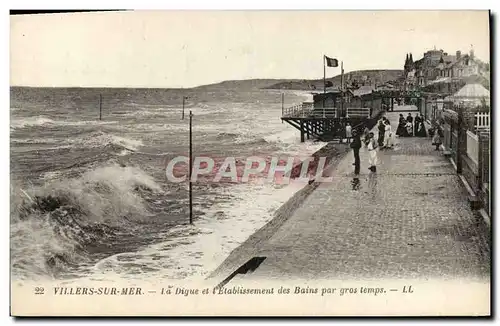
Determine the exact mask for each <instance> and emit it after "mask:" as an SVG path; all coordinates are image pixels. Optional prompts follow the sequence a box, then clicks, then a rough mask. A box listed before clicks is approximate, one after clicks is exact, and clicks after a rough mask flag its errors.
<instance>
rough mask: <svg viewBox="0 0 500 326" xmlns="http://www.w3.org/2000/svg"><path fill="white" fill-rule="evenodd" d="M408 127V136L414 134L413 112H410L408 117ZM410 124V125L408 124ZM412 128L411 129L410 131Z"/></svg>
mask: <svg viewBox="0 0 500 326" xmlns="http://www.w3.org/2000/svg"><path fill="white" fill-rule="evenodd" d="M406 122H407V123H406V129H407V130H408V133H409V135H408V136H410V137H411V136H413V117H412V116H411V113H408V116H407V117H406ZM408 125H410V126H408ZM410 130H411V131H410Z"/></svg>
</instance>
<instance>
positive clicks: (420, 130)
mask: <svg viewBox="0 0 500 326" xmlns="http://www.w3.org/2000/svg"><path fill="white" fill-rule="evenodd" d="M416 119H417V118H415V120H416ZM415 136H417V137H427V131H425V124H424V118H422V116H420V117H419V119H418V123H416V124H415Z"/></svg>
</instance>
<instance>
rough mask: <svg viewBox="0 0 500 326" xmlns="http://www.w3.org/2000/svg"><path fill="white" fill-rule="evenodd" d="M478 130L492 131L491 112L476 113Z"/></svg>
mask: <svg viewBox="0 0 500 326" xmlns="http://www.w3.org/2000/svg"><path fill="white" fill-rule="evenodd" d="M475 117H476V128H477V129H480V130H489V129H490V113H489V112H477V113H476V116H475Z"/></svg>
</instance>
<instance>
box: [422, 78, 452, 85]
mask: <svg viewBox="0 0 500 326" xmlns="http://www.w3.org/2000/svg"><path fill="white" fill-rule="evenodd" d="M450 82H451V77H443V78H438V79H435V80H432V81H430V82H429V83H428V85H432V84H439V83H450Z"/></svg>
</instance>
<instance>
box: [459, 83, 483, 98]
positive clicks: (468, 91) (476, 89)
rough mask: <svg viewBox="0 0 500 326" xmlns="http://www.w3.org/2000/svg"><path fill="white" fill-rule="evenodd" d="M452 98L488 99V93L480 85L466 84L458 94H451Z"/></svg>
mask: <svg viewBox="0 0 500 326" xmlns="http://www.w3.org/2000/svg"><path fill="white" fill-rule="evenodd" d="M453 97H463V98H478V97H490V91H488V90H487V89H486V88H484V86H483V85H481V84H467V85H465V86H464V87H462V88H461V89H460V90H459V91H458V92H456V93H455V94H453Z"/></svg>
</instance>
